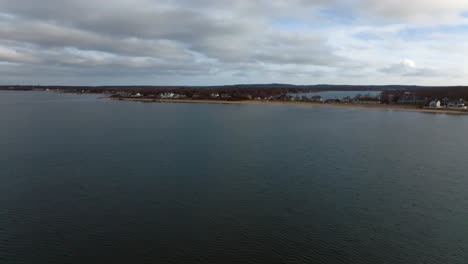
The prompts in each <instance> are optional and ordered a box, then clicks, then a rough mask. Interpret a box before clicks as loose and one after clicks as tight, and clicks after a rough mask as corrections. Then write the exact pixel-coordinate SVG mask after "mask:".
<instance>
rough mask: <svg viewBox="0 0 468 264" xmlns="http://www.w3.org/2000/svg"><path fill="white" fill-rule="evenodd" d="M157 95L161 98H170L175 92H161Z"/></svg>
mask: <svg viewBox="0 0 468 264" xmlns="http://www.w3.org/2000/svg"><path fill="white" fill-rule="evenodd" d="M159 97H160V98H161V99H172V98H174V97H175V94H174V93H161V94H159Z"/></svg>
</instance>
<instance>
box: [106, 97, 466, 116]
mask: <svg viewBox="0 0 468 264" xmlns="http://www.w3.org/2000/svg"><path fill="white" fill-rule="evenodd" d="M111 99H112V100H123V101H135V102H148V103H150V102H154V103H189V104H231V105H232V104H238V105H292V106H309V107H325V108H327V107H328V108H354V109H370V110H372V109H374V110H395V111H413V112H422V113H435V114H451V115H468V111H463V110H456V109H429V108H422V107H420V106H412V105H394V104H357V103H315V102H292V101H257V100H242V101H226V100H201V99H200V100H198V99H148V98H111Z"/></svg>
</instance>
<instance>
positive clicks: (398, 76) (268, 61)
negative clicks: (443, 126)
mask: <svg viewBox="0 0 468 264" xmlns="http://www.w3.org/2000/svg"><path fill="white" fill-rule="evenodd" d="M467 11H468V1H459V0H456V1H455V0H446V1H443V2H442V1H438V0H429V1H427V0H424V1H423V0H415V1H410V2H409V1H405V2H404V3H403V2H402V1H395V0H381V1H374V0H332V1H329V0H292V1H287V2H286V1H280V0H270V1H267V0H260V1H247V0H239V1H215V0H199V1H193V0H113V1H91V0H80V1H78V0H69V1H60V0H43V1H36V0H0V12H1V13H0V76H2V78H1V81H0V82H1V83H3V84H7V83H8V84H36V83H41V84H70V85H72V84H73V85H75V84H87V85H101V84H174V85H175V84H195V85H204V84H207V85H209V84H232V83H269V82H283V83H286V82H287V83H296V84H313V83H350V84H389V83H394V84H444V85H455V84H467V83H468V78H465V77H464V76H465V75H466V73H467V70H468V69H466V67H464V65H463V63H464V60H463V58H464V57H467V56H468V49H467V47H466V46H468V44H464V43H468V37H465V36H467V34H466V33H467V32H468V16H467V14H468V13H467Z"/></svg>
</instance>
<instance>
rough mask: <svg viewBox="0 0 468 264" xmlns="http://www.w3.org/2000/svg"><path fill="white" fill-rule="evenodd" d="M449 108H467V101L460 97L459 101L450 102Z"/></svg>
mask: <svg viewBox="0 0 468 264" xmlns="http://www.w3.org/2000/svg"><path fill="white" fill-rule="evenodd" d="M447 108H449V109H457V110H467V109H468V107H467V106H466V105H465V101H464V100H463V99H460V100H458V101H454V102H449V103H448V105H447Z"/></svg>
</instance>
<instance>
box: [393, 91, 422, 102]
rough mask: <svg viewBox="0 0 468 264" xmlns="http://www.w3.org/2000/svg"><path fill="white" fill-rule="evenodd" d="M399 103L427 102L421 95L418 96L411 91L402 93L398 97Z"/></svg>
mask: <svg viewBox="0 0 468 264" xmlns="http://www.w3.org/2000/svg"><path fill="white" fill-rule="evenodd" d="M398 103H399V104H414V105H424V104H425V103H426V100H425V99H424V98H422V97H420V96H417V95H415V94H413V93H410V92H405V94H404V95H402V96H401V97H400V98H399V99H398Z"/></svg>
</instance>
